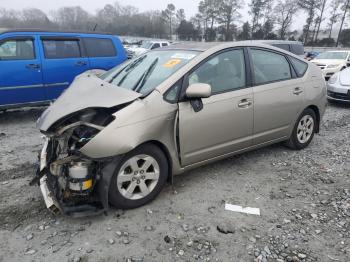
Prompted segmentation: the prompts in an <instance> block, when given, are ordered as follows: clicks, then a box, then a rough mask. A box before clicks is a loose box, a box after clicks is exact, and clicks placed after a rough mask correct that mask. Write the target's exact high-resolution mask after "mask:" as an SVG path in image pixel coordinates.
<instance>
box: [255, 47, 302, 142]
mask: <svg viewBox="0 0 350 262" xmlns="http://www.w3.org/2000/svg"><path fill="white" fill-rule="evenodd" d="M250 55H251V60H252V61H251V63H252V75H253V81H254V87H253V92H254V144H262V143H267V142H272V141H274V140H279V139H282V138H288V135H289V134H290V129H291V128H293V126H294V121H295V119H296V117H297V116H298V115H299V114H300V111H301V109H302V105H303V98H304V96H303V92H304V90H305V86H304V84H303V82H302V79H301V78H297V77H296V76H295V73H294V71H293V70H292V67H291V65H290V63H289V61H288V60H287V58H286V56H285V55H283V54H282V53H278V52H275V51H272V50H266V49H259V48H251V49H250Z"/></svg>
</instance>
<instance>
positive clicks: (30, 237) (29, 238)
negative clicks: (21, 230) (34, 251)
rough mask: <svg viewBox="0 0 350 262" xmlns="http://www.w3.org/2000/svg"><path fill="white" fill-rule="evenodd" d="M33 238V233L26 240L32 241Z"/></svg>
mask: <svg viewBox="0 0 350 262" xmlns="http://www.w3.org/2000/svg"><path fill="white" fill-rule="evenodd" d="M33 237H34V235H33V234H32V233H31V234H29V235H27V236H26V239H27V240H28V241H29V240H32V239H33Z"/></svg>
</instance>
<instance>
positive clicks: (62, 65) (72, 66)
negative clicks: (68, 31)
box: [41, 37, 89, 100]
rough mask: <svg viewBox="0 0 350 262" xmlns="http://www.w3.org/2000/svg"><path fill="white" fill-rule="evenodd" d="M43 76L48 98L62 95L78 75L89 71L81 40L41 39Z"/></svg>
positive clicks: (51, 98)
mask: <svg viewBox="0 0 350 262" xmlns="http://www.w3.org/2000/svg"><path fill="white" fill-rule="evenodd" d="M41 46H42V50H43V62H42V64H43V76H44V84H45V87H46V93H47V97H48V99H50V100H53V99H56V98H57V97H59V96H60V95H61V93H62V92H63V90H64V89H66V88H67V87H68V86H69V85H70V84H71V83H72V81H73V80H74V78H75V77H76V76H77V75H80V74H81V73H83V72H85V71H87V70H89V59H88V58H87V57H86V56H85V55H84V53H83V48H82V43H81V41H80V39H79V38H64V37H60V38H57V37H41Z"/></svg>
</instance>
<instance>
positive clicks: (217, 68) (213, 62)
mask: <svg viewBox="0 0 350 262" xmlns="http://www.w3.org/2000/svg"><path fill="white" fill-rule="evenodd" d="M195 83H205V84H209V85H210V86H211V88H212V94H218V93H223V92H228V91H232V90H236V89H240V88H243V87H245V86H246V73H245V61H244V53H243V50H242V49H236V50H230V51H226V52H223V53H220V54H218V55H216V56H214V57H212V58H211V59H209V60H208V61H206V62H205V63H204V64H202V65H200V66H199V67H198V68H197V69H196V70H195V71H194V72H192V73H191V74H190V75H189V85H191V84H195Z"/></svg>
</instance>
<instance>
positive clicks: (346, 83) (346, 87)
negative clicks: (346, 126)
mask: <svg viewBox="0 0 350 262" xmlns="http://www.w3.org/2000/svg"><path fill="white" fill-rule="evenodd" d="M327 98H328V100H329V101H330V102H337V101H338V102H350V67H348V68H346V69H344V70H342V71H340V72H338V73H335V74H334V75H333V76H332V77H331V78H330V79H329V80H328V82H327Z"/></svg>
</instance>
